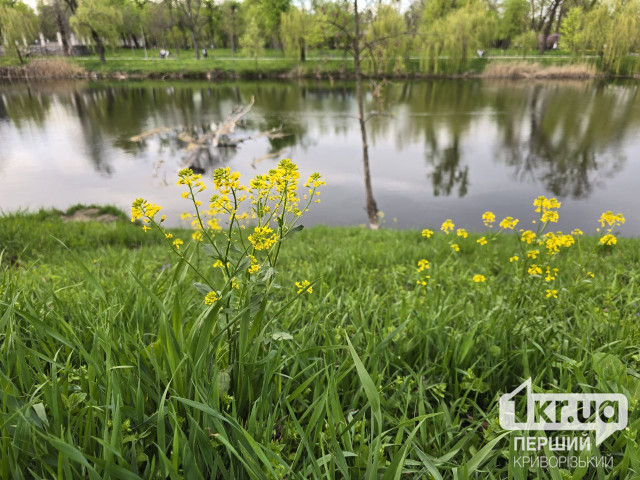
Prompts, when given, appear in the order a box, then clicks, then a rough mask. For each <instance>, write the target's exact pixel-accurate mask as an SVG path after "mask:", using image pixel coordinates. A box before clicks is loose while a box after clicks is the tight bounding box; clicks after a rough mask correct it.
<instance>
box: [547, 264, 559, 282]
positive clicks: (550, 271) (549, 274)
mask: <svg viewBox="0 0 640 480" xmlns="http://www.w3.org/2000/svg"><path fill="white" fill-rule="evenodd" d="M546 274H547V276H546V277H545V278H544V280H545V282H552V281H554V280H555V279H556V275H558V269H557V268H554V269H551V267H547V271H546Z"/></svg>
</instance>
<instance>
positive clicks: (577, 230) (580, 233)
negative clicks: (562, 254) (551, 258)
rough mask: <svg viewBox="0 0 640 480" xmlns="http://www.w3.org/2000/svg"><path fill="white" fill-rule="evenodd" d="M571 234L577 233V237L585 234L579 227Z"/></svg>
mask: <svg viewBox="0 0 640 480" xmlns="http://www.w3.org/2000/svg"><path fill="white" fill-rule="evenodd" d="M571 235H575V236H576V237H577V236H579V235H584V233H583V231H582V230H580V229H579V228H574V229H573V232H571Z"/></svg>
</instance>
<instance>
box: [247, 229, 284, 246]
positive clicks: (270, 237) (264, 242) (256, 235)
mask: <svg viewBox="0 0 640 480" xmlns="http://www.w3.org/2000/svg"><path fill="white" fill-rule="evenodd" d="M277 240H278V237H277V235H276V234H275V233H273V230H272V229H271V228H270V227H269V226H264V227H256V228H255V229H254V230H253V233H252V234H251V235H249V242H251V245H253V248H255V249H256V250H268V249H269V248H271V247H272V246H273V244H274V243H276V241H277Z"/></svg>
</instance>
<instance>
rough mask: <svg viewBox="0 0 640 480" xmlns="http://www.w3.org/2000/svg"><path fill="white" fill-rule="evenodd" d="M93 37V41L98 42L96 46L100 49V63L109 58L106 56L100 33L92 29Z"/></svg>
mask: <svg viewBox="0 0 640 480" xmlns="http://www.w3.org/2000/svg"><path fill="white" fill-rule="evenodd" d="M91 37H92V38H93V41H94V42H95V44H96V48H97V49H98V55H100V63H105V62H106V61H107V60H106V58H105V57H104V44H103V43H102V39H101V38H100V35H98V32H96V31H95V30H93V29H91Z"/></svg>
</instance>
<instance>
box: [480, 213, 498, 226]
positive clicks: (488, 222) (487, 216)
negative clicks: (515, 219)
mask: <svg viewBox="0 0 640 480" xmlns="http://www.w3.org/2000/svg"><path fill="white" fill-rule="evenodd" d="M495 221H496V216H495V215H494V213H493V212H484V213H483V214H482V223H484V225H485V227H491V226H493V223H494V222H495Z"/></svg>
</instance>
